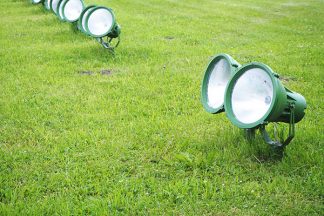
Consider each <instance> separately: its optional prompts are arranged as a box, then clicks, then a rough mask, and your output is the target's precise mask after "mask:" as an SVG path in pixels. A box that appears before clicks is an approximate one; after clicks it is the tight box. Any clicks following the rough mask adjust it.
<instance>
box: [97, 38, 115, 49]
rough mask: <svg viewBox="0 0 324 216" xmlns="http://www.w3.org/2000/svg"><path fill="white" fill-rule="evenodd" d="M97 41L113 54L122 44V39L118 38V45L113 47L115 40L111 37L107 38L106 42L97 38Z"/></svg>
mask: <svg viewBox="0 0 324 216" xmlns="http://www.w3.org/2000/svg"><path fill="white" fill-rule="evenodd" d="M96 39H97V41H98V42H99V43H100V44H101V45H102V46H103V47H104V48H105V49H108V50H110V51H112V52H114V49H115V48H116V47H117V46H118V45H119V43H120V37H119V36H118V37H117V43H116V44H115V45H111V41H112V40H113V39H114V38H111V37H109V36H107V41H105V40H104V38H102V37H101V38H96Z"/></svg>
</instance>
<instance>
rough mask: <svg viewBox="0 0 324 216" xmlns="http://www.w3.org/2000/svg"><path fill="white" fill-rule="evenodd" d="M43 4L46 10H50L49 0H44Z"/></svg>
mask: <svg viewBox="0 0 324 216" xmlns="http://www.w3.org/2000/svg"><path fill="white" fill-rule="evenodd" d="M43 4H44V7H45V9H46V10H51V0H44V2H43Z"/></svg>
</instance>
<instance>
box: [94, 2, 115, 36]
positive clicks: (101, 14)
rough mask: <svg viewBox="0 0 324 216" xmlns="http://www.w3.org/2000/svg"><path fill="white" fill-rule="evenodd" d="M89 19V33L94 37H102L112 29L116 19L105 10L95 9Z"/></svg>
mask: <svg viewBox="0 0 324 216" xmlns="http://www.w3.org/2000/svg"><path fill="white" fill-rule="evenodd" d="M94 10H95V11H93V13H91V15H90V17H89V19H88V28H89V32H90V33H91V34H93V35H97V36H102V35H104V34H106V33H108V31H109V30H110V29H111V28H112V25H113V22H114V20H113V19H114V18H113V15H112V13H111V12H110V11H109V10H107V9H105V8H99V9H94Z"/></svg>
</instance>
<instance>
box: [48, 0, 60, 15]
mask: <svg viewBox="0 0 324 216" xmlns="http://www.w3.org/2000/svg"><path fill="white" fill-rule="evenodd" d="M59 1H60V0H50V9H51V10H52V11H53V12H54V13H55V14H57V12H58V11H57V10H58V3H59Z"/></svg>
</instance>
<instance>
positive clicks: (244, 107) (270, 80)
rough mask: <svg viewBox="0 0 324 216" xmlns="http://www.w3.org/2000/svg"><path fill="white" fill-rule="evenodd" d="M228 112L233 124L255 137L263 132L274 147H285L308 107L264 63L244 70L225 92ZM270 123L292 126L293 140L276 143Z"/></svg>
mask: <svg viewBox="0 0 324 216" xmlns="http://www.w3.org/2000/svg"><path fill="white" fill-rule="evenodd" d="M224 105H225V111H226V115H227V117H228V118H229V119H230V121H231V122H232V123H233V124H234V125H236V126H238V127H239V128H243V129H248V130H249V132H250V133H251V134H253V133H254V131H255V129H258V128H259V129H260V131H261V133H262V135H263V137H264V139H265V141H266V142H267V143H268V144H270V145H275V146H280V147H284V146H286V145H287V144H289V142H290V141H291V140H292V138H293V137H294V135H295V123H297V122H299V121H300V120H302V118H303V117H304V115H305V109H306V107H307V105H306V100H305V98H304V97H303V96H302V95H300V94H298V93H296V92H293V91H291V90H289V89H287V88H285V87H284V86H283V85H282V84H281V82H280V80H279V75H278V74H276V73H274V72H273V70H272V69H271V68H270V67H269V66H267V65H265V64H263V63H251V64H247V65H245V66H243V67H241V68H240V69H239V70H238V71H237V72H236V73H235V74H234V75H233V77H232V78H231V80H230V81H229V83H228V85H227V87H226V91H225V104H224ZM270 122H285V123H289V125H290V126H289V136H288V138H287V139H286V140H285V141H284V142H282V143H281V142H279V141H272V140H271V139H270V138H269V136H268V133H267V132H266V130H265V126H266V125H267V124H268V123H270Z"/></svg>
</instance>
